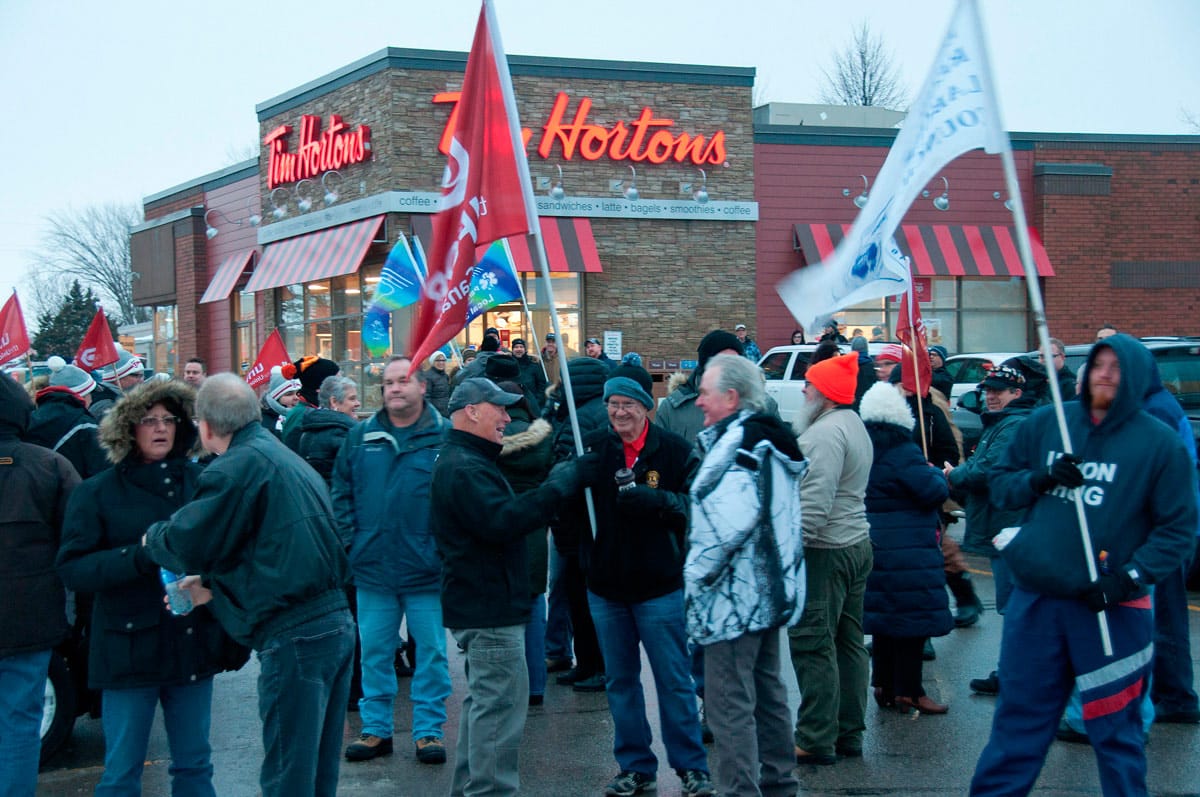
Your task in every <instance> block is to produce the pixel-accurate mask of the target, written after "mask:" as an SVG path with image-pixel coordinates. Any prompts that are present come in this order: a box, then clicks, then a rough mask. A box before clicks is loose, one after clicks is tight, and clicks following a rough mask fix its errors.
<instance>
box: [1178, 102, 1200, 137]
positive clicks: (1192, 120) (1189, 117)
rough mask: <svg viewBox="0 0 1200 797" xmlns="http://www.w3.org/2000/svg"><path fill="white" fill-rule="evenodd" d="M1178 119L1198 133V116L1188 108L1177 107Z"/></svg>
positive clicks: (1199, 125)
mask: <svg viewBox="0 0 1200 797" xmlns="http://www.w3.org/2000/svg"><path fill="white" fill-rule="evenodd" d="M1179 120H1180V121H1181V122H1183V123H1184V124H1185V125H1187V126H1188V127H1190V128H1192V130H1194V131H1195V132H1197V133H1200V116H1197V115H1196V112H1195V111H1193V110H1191V109H1189V108H1180V109H1179Z"/></svg>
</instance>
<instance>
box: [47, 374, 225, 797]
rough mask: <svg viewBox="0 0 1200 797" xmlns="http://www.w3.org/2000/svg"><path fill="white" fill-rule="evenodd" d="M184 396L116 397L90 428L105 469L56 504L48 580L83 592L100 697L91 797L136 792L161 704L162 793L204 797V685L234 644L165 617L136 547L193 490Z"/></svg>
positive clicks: (197, 615)
mask: <svg viewBox="0 0 1200 797" xmlns="http://www.w3.org/2000/svg"><path fill="white" fill-rule="evenodd" d="M195 400H196V394H195V391H193V390H192V388H191V387H190V386H189V385H187V384H185V383H183V382H177V381H173V380H172V381H168V382H148V383H145V384H143V385H141V386H139V387H136V388H134V389H133V390H131V391H130V392H129V393H127V394H126V395H125V396H124V397H123V398H121V399H120V400H119V401H117V402H116V404H114V405H113V407H112V409H111V410H110V411H109V412H108V414H107V415H106V416H105V417H104V420H103V421H102V422H101V424H100V442H101V445H103V447H104V449H105V450H106V451H107V453H108V457H109V459H110V460H111V461H112V463H113V467H112V468H109V469H108V470H106V471H103V472H102V473H100V474H98V475H96V476H94V477H92V478H90V479H88V480H87V481H85V482H83V484H81V485H80V486H79V487H77V488H76V489H75V491H74V492H73V493H72V495H71V499H70V501H69V503H68V504H67V510H66V517H65V518H64V521H63V532H62V547H61V548H60V549H59V553H58V560H57V565H58V572H59V575H61V576H62V580H63V583H64V584H66V586H67V587H68V588H69V589H73V590H77V591H83V592H92V593H94V603H93V607H92V622H91V642H90V647H89V653H88V685H89V686H90V687H92V688H93V689H100V690H103V698H102V699H103V723H104V737H105V751H104V774H103V775H102V776H101V779H100V783H99V784H98V785H97V787H96V788H97V792H98V793H108V792H109V790H111V791H112V792H113V793H122V794H140V793H141V779H142V768H143V766H144V762H145V761H146V744H147V740H148V739H149V736H150V724H151V722H152V721H153V719H154V712H155V708H156V706H157V704H159V703H161V704H162V707H163V712H164V716H165V724H166V728H167V738H168V741H169V743H170V749H171V767H170V772H171V777H172V790H173V791H174V792H175V793H177V794H179V793H184V792H186V793H188V794H208V795H212V794H214V790H213V785H212V772H213V768H212V763H211V748H210V746H209V742H208V733H209V719H210V711H211V705H212V685H213V679H212V677H213V675H215V674H216V673H218V672H221V671H222V670H223V669H226V667H225V666H224V661H223V654H224V653H225V652H226V651H227V650H228V651H230V652H233V651H234V648H232V647H228V648H227V644H228V645H230V646H232V644H233V643H232V641H231V640H229V639H228V637H227V636H226V635H225V632H224V631H222V629H221V627H220V626H219V625H218V624H217V621H216V619H215V618H214V617H213V615H212V613H211V612H210V610H209V607H207V606H200V607H197V608H195V609H193V610H192V611H191V612H190V613H188V614H186V615H182V616H176V615H174V614H171V613H170V612H169V611H168V610H167V608H166V607H165V606H164V604H163V587H162V583H161V580H160V578H159V568H158V566H157V565H155V564H154V562H153V561H151V560H150V557H149V556H148V555H147V554H146V549H145V547H143V546H142V545H141V540H142V535H144V534H145V533H146V529H147V528H148V527H149V526H150V524H152V523H154V522H156V521H159V520H165V519H167V518H169V517H170V516H171V515H172V513H174V512H175V510H177V509H179V508H180V507H182V506H183V505H184V504H185V503H187V501H188V500H189V499H190V498H191V496H192V494H193V493H194V492H195V490H196V484H197V481H198V479H199V476H200V470H201V469H200V466H199V465H196V464H195V463H193V462H192V461H191V459H190V455H191V453H192V450H193V448H195V446H196V441H197V437H198V435H197V431H196V428H195V426H194V425H193V423H192V418H193V417H194V410H195ZM242 661H244V659H243V660H242ZM231 664H235V665H237V666H240V664H239V663H238V662H231Z"/></svg>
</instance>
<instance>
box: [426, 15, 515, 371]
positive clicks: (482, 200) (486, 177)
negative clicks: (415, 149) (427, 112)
mask: <svg viewBox="0 0 1200 797" xmlns="http://www.w3.org/2000/svg"><path fill="white" fill-rule="evenodd" d="M536 229H537V210H536V207H535V205H534V202H533V186H532V183H531V182H530V179H529V163H528V161H526V159H525V144H524V141H523V140H522V138H521V123H520V121H519V120H518V118H517V103H516V98H515V97H514V96H513V88H512V78H511V77H510V76H509V73H508V61H507V60H506V59H505V57H504V47H503V45H502V44H501V43H500V32H499V28H498V26H497V24H496V15H495V11H494V10H493V8H492V3H491V0H483V7H482V8H481V9H480V11H479V23H478V25H477V26H476V28H475V40H474V42H473V43H472V44H471V53H470V55H469V56H468V57H467V72H466V75H465V77H464V78H463V85H462V97H461V98H460V99H459V101H458V123H457V125H456V126H455V128H454V132H453V134H452V135H451V138H450V154H449V156H448V158H447V160H446V170H445V172H444V173H443V175H442V199H441V209H440V210H439V211H438V213H437V215H435V216H434V217H433V238H432V240H431V241H430V242H429V260H428V267H429V274H428V276H427V277H426V279H425V286H424V289H423V291H422V296H421V301H420V303H419V304H418V305H417V316H416V322H415V323H414V325H413V331H412V340H411V344H412V346H414V347H415V349H416V350H415V351H414V352H413V354H412V370H414V371H415V370H416V369H417V368H419V367H420V364H421V362H422V360H424V359H425V358H426V357H428V356H429V355H430V354H432V353H433V352H434V351H436V350H437V349H439V348H441V347H442V346H443V345H444V344H445V343H446V342H447V341H449V340H450V339H451V338H453V337H454V336H455V335H457V334H458V333H459V332H460V331H461V330H462V329H463V327H465V326H466V325H467V320H468V314H469V311H470V304H471V302H470V299H471V269H472V268H473V267H474V266H475V264H476V262H478V260H479V257H478V256H477V251H476V250H477V249H479V248H481V247H486V246H487V244H490V243H491V242H492V241H495V240H497V239H500V238H507V237H509V236H512V235H525V234H528V233H529V232H530V231H532V230H536Z"/></svg>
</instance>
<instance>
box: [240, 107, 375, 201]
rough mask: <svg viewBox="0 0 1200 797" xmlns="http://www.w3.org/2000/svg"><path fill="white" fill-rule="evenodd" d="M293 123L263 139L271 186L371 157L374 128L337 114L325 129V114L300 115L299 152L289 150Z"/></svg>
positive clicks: (273, 131)
mask: <svg viewBox="0 0 1200 797" xmlns="http://www.w3.org/2000/svg"><path fill="white" fill-rule="evenodd" d="M291 134H292V126H291V125H280V126H279V127H277V128H275V129H274V130H272V131H271V132H270V133H267V135H266V136H265V137H264V138H263V144H265V145H266V146H267V151H268V159H267V188H275V187H276V186H280V185H284V184H286V183H295V182H299V181H300V180H304V179H306V178H312V177H316V176H318V175H320V174H322V173H324V172H327V171H329V170H330V169H340V168H342V167H343V166H348V165H350V164H352V163H362V162H363V161H365V160H367V159H368V158H370V157H371V128H369V127H367V126H366V125H359V126H358V127H355V128H351V127H350V125H348V124H346V123H345V122H343V121H342V117H340V116H338V115H337V114H330V115H329V125H328V126H327V127H326V128H325V130H324V131H322V130H321V117H319V116H301V117H300V140H299V141H298V142H296V151H295V152H290V151H289V150H288V139H289V137H290V136H291Z"/></svg>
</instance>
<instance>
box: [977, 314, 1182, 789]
mask: <svg viewBox="0 0 1200 797" xmlns="http://www.w3.org/2000/svg"><path fill="white" fill-rule="evenodd" d="M1140 348H1141V344H1140V343H1138V341H1136V340H1134V339H1133V338H1131V337H1129V336H1127V335H1113V336H1111V337H1108V338H1105V339H1104V340H1103V341H1097V343H1096V345H1095V346H1094V347H1093V348H1092V351H1091V353H1090V354H1089V355H1088V363H1087V375H1086V382H1085V384H1084V388H1083V392H1082V395H1081V396H1080V401H1078V402H1069V403H1067V404H1066V405H1065V406H1064V407H1063V410H1064V412H1065V415H1066V422H1067V430H1068V433H1069V435H1070V437H1071V442H1072V446H1071V448H1072V450H1073V451H1074V452H1076V454H1075V455H1066V454H1063V453H1062V449H1063V445H1062V442H1061V437H1060V435H1059V433H1058V428H1057V423H1056V420H1055V414H1054V409H1053V407H1049V406H1048V407H1043V408H1040V409H1038V410H1035V411H1034V412H1033V413H1032V414H1031V415H1030V416H1029V418H1028V419H1027V420H1026V421H1025V423H1023V424H1021V426H1020V427H1018V429H1017V431H1016V434H1015V435H1014V436H1013V440H1012V443H1011V445H1009V447H1008V450H1007V451H1006V453H1005V456H1004V459H1003V460H1002V461H1001V463H1000V464H999V465H998V467H997V468H996V470H995V475H994V478H993V481H992V498H993V501H994V502H995V504H996V505H997V506H999V507H1001V508H1011V509H1019V508H1025V509H1027V513H1026V515H1025V521H1024V523H1023V525H1022V526H1021V528H1020V531H1019V533H1017V534H1016V535H1015V536H1014V537H1012V539H1011V540H1010V541H1008V542H1007V544H1005V545H1004V547H1003V550H1002V555H1003V557H1004V560H1005V563H1006V564H1007V565H1008V567H1009V568H1010V570H1011V571H1012V576H1013V581H1014V587H1013V591H1012V595H1011V596H1010V598H1009V601H1008V606H1007V612H1006V614H1005V619H1004V634H1003V639H1002V642H1001V649H1000V700H999V701H998V703H997V706H996V714H995V716H994V718H993V721H992V733H991V738H990V739H989V740H988V744H987V747H985V748H984V750H983V753H982V754H981V755H980V758H979V763H978V765H977V766H976V770H975V776H974V778H973V779H972V782H971V793H972V794H975V795H991V794H997V795H998V794H1004V795H1011V794H1027V793H1028V792H1029V791H1030V790H1031V789H1032V788H1033V785H1034V783H1035V781H1036V780H1037V777H1038V773H1039V772H1040V771H1041V768H1042V764H1043V763H1044V761H1045V757H1046V751H1047V749H1048V748H1049V746H1050V744H1051V742H1052V741H1053V740H1054V731H1055V729H1056V727H1057V724H1058V718H1059V716H1060V715H1061V713H1062V710H1063V707H1064V706H1065V705H1066V703H1067V699H1068V697H1069V696H1070V692H1071V688H1072V685H1073V682H1075V681H1078V684H1079V686H1080V689H1081V690H1082V693H1083V705H1084V719H1085V722H1086V726H1087V731H1088V736H1089V738H1090V739H1091V742H1092V746H1093V748H1094V749H1095V751H1096V761H1097V766H1098V768H1099V771H1100V783H1101V787H1102V789H1103V792H1104V793H1105V794H1106V795H1118V794H1144V793H1146V756H1145V750H1144V748H1143V736H1142V728H1141V698H1142V694H1143V692H1144V691H1145V689H1146V687H1147V683H1148V681H1147V677H1148V675H1149V672H1150V664H1151V659H1152V657H1153V651H1154V645H1153V637H1154V622H1153V618H1152V616H1151V611H1150V608H1151V604H1150V594H1149V586H1150V585H1153V584H1155V583H1156V582H1159V581H1161V580H1163V579H1164V578H1167V577H1168V576H1169V575H1170V574H1171V573H1173V572H1174V571H1175V570H1176V569H1177V568H1178V567H1179V562H1180V561H1181V559H1182V558H1183V557H1184V556H1186V555H1187V553H1188V552H1189V551H1190V550H1191V547H1192V546H1193V545H1194V535H1195V532H1196V523H1197V509H1196V494H1195V490H1194V489H1193V486H1192V484H1193V481H1194V479H1195V475H1194V472H1193V468H1192V464H1191V462H1190V461H1189V460H1188V455H1187V452H1186V450H1185V449H1184V447H1183V444H1182V443H1181V442H1179V439H1178V437H1177V436H1176V435H1175V433H1174V432H1173V431H1172V430H1171V429H1170V428H1168V427H1166V426H1165V425H1164V424H1162V423H1161V422H1159V421H1157V420H1155V419H1154V418H1153V417H1151V416H1150V415H1148V414H1147V413H1145V412H1144V411H1143V410H1142V400H1143V397H1144V396H1145V394H1146V389H1147V386H1148V383H1149V379H1150V368H1149V364H1148V362H1147V361H1146V359H1145V358H1144V356H1142V355H1141V354H1140V353H1139V351H1138V349H1140ZM1077 499H1082V502H1083V505H1084V513H1085V515H1086V517H1087V521H1088V529H1089V532H1090V536H1091V541H1092V549H1093V553H1094V555H1095V556H1096V559H1097V561H1096V562H1095V565H1096V570H1097V573H1098V578H1097V579H1096V580H1095V581H1092V580H1091V579H1090V576H1089V572H1088V567H1087V563H1086V562H1085V561H1084V548H1083V543H1082V540H1081V537H1080V532H1079V525H1078V520H1077V516H1076V512H1077V507H1076V500H1077ZM1100 612H1103V613H1104V616H1105V619H1106V620H1107V623H1108V628H1109V632H1110V634H1111V638H1112V655H1111V656H1106V655H1104V652H1103V650H1102V645H1101V640H1100V631H1099V625H1098V623H1097V620H1096V614H1097V613H1100Z"/></svg>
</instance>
